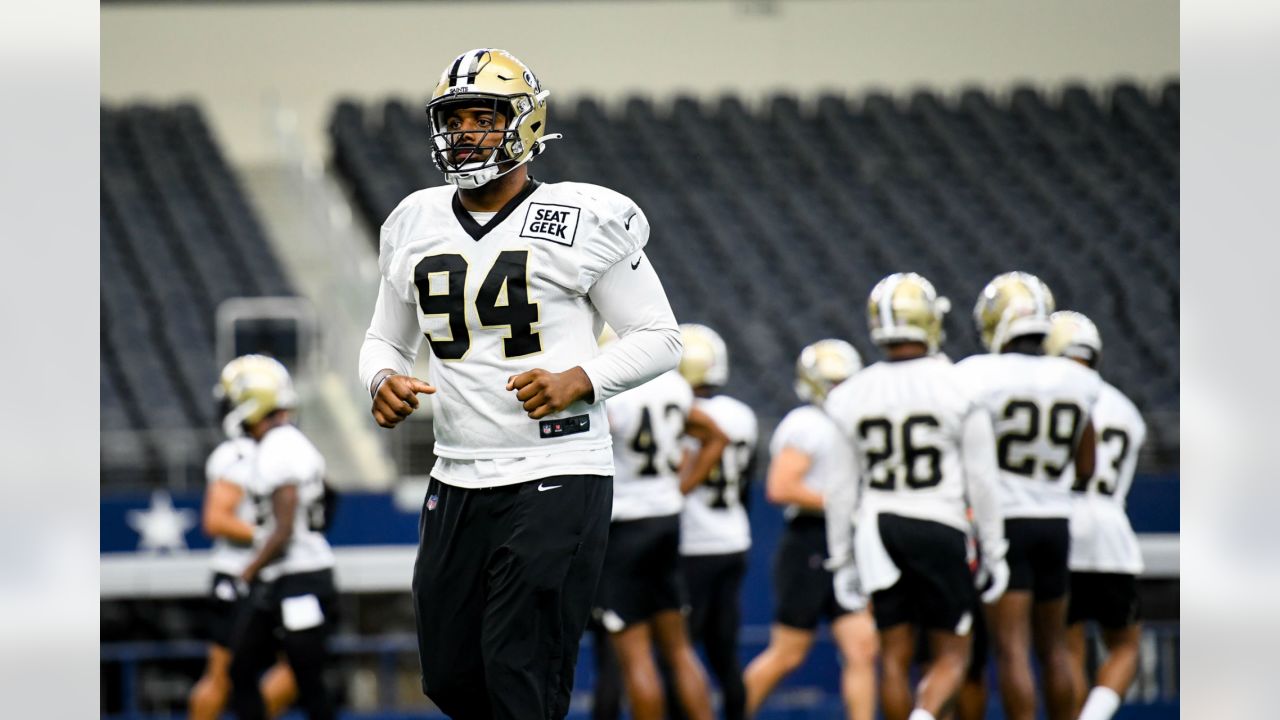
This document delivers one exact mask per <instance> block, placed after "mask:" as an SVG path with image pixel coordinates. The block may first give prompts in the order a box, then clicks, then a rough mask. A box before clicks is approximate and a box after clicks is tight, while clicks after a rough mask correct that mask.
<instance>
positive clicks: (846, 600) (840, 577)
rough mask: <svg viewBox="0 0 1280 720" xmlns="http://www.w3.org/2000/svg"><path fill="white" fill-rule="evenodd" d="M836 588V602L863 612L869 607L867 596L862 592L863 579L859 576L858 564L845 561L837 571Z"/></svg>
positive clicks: (846, 607) (841, 605) (852, 610)
mask: <svg viewBox="0 0 1280 720" xmlns="http://www.w3.org/2000/svg"><path fill="white" fill-rule="evenodd" d="M833 583H834V585H835V590H836V602H838V603H840V607H842V608H844V609H845V610H848V611H849V612H861V611H863V610H865V609H866V607H867V596H866V595H865V594H863V592H862V579H861V578H860V577H859V576H858V566H857V565H854V564H853V563H845V564H844V565H841V566H840V567H839V568H837V569H836V571H835V579H834V580H833Z"/></svg>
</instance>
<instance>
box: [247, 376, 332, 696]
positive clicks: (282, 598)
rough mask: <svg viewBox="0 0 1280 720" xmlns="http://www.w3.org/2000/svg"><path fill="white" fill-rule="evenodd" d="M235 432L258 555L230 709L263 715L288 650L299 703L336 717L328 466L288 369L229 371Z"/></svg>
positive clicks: (250, 572)
mask: <svg viewBox="0 0 1280 720" xmlns="http://www.w3.org/2000/svg"><path fill="white" fill-rule="evenodd" d="M223 377H224V378H225V381H226V385H227V399H228V400H229V401H230V405H231V412H230V413H228V415H227V417H226V420H225V421H224V425H225V427H226V428H227V429H228V431H229V434H233V435H234V434H238V433H240V432H243V433H244V434H246V435H247V436H248V437H249V438H250V439H251V440H252V441H253V442H254V444H255V447H256V452H255V453H254V467H253V477H252V480H251V483H252V485H251V488H252V494H253V501H254V506H255V511H256V519H255V525H256V528H255V531H254V548H255V552H254V554H253V557H252V558H250V560H249V562H248V564H247V565H246V566H245V568H244V569H243V570H242V571H241V572H240V575H239V577H238V578H237V580H238V584H239V585H241V587H242V588H245V589H246V590H247V593H248V599H247V601H246V602H247V607H246V609H245V610H244V612H243V613H241V615H240V617H239V618H238V620H237V623H236V627H235V630H234V631H233V632H232V641H231V643H232V644H231V683H232V705H233V707H234V708H235V713H236V716H237V717H239V718H241V720H256V719H257V718H265V717H266V716H267V712H266V707H265V706H264V704H263V698H262V693H261V691H260V689H259V685H258V682H259V678H260V676H261V675H262V673H263V671H265V670H266V669H267V668H268V667H270V666H271V665H272V664H273V663H275V662H276V658H277V656H278V655H279V653H280V652H282V651H283V653H284V655H285V657H287V658H288V660H289V666H290V667H292V668H293V672H294V676H295V677H296V679H297V685H298V704H299V705H300V706H302V708H303V709H304V710H305V711H306V713H307V716H308V717H309V718H312V719H313V720H317V719H323V720H327V719H329V718H333V717H335V716H336V715H335V710H334V703H333V698H332V696H331V694H330V691H329V688H328V686H327V685H326V683H325V677H324V673H325V668H326V667H327V665H328V660H329V653H328V645H327V641H328V638H329V633H330V631H331V630H332V629H333V618H332V615H333V613H334V612H335V611H336V610H337V589H336V587H335V586H334V583H333V550H332V549H331V548H330V547H329V542H328V541H327V540H325V538H324V535H323V530H324V527H325V525H326V522H327V520H326V518H325V489H324V471H325V462H324V458H323V457H322V456H321V455H320V452H319V451H318V450H317V449H316V447H315V446H314V445H312V444H311V441H310V440H308V439H307V438H306V436H305V435H303V434H302V432H301V431H300V430H298V428H297V427H295V426H294V425H292V424H291V423H290V422H289V420H290V411H291V410H292V409H293V408H294V407H295V405H296V403H297V393H296V392H295V391H294V389H293V381H292V380H291V379H290V378H289V372H288V371H287V370H286V369H285V367H284V366H283V365H281V364H280V363H279V362H277V361H276V360H273V359H271V358H268V357H265V356H263V355H245V356H243V357H239V358H236V359H235V360H232V361H231V363H229V364H228V366H227V368H226V369H225V370H224V371H223Z"/></svg>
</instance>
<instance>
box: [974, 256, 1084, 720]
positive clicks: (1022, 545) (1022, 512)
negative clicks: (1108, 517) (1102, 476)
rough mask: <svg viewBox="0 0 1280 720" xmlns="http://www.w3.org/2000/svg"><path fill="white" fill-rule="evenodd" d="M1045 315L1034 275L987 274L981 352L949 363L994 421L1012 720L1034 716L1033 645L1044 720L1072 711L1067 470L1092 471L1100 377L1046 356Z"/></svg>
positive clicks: (1002, 631) (1047, 305) (1002, 638)
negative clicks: (1004, 546)
mask: <svg viewBox="0 0 1280 720" xmlns="http://www.w3.org/2000/svg"><path fill="white" fill-rule="evenodd" d="M1053 309H1054V307H1053V294H1052V293H1051V292H1050V291H1049V288H1048V287H1047V286H1046V285H1045V284H1044V283H1043V282H1041V281H1040V279H1039V278H1037V277H1036V276H1034V275H1030V274H1028V273H1024V272H1010V273H1004V274H1002V275H999V276H997V277H996V278H994V279H993V280H992V281H991V282H990V283H988V284H987V286H986V287H985V288H984V289H983V290H982V294H981V295H980V296H979V297H978V301H977V303H976V304H975V306H974V309H973V318H974V322H975V324H976V325H977V328H978V332H979V334H980V335H981V337H982V343H983V345H984V346H985V347H986V348H987V350H988V351H989V353H987V354H982V355H974V356H971V357H968V358H965V359H964V360H962V361H961V362H959V363H957V365H956V367H958V368H959V369H960V370H961V371H962V372H963V375H964V378H965V382H966V383H967V384H968V386H969V387H970V388H973V389H974V391H975V392H977V394H978V397H979V398H980V399H981V402H982V403H983V404H984V405H985V406H986V408H987V410H988V412H990V413H991V416H992V419H993V422H994V423H995V435H996V464H997V466H998V467H999V479H1000V490H1001V492H1000V495H1001V498H1002V500H1001V504H1002V507H1003V509H1004V517H1005V537H1006V538H1007V539H1008V541H1009V555H1008V559H1009V572H1010V577H1009V589H1008V591H1007V592H1005V594H1004V596H1002V597H1001V598H1000V600H999V601H998V602H997V603H996V605H995V610H994V613H993V614H992V615H991V618H990V619H991V621H992V623H991V625H992V627H991V632H992V637H993V638H994V644H995V650H996V664H997V670H998V673H999V678H1000V694H1001V698H1002V699H1003V701H1004V710H1005V714H1006V715H1007V716H1008V717H1009V718H1011V720H1031V718H1033V717H1034V716H1035V704H1036V700H1035V684H1034V681H1033V680H1032V675H1031V662H1030V649H1031V646H1032V642H1033V639H1034V644H1035V649H1036V653H1037V655H1038V656H1039V659H1040V666H1041V668H1042V669H1043V678H1044V686H1045V699H1046V703H1045V704H1046V709H1047V710H1048V714H1049V718H1050V720H1066V719H1067V718H1070V717H1071V716H1072V707H1073V705H1074V701H1073V699H1072V698H1073V694H1074V690H1073V688H1074V685H1075V675H1074V671H1073V666H1072V664H1071V657H1070V654H1069V652H1068V650H1067V641H1066V622H1067V595H1068V588H1069V575H1068V570H1067V554H1068V551H1069V547H1070V542H1071V534H1070V529H1069V528H1068V517H1069V516H1070V514H1071V486H1072V482H1073V480H1072V478H1071V477H1069V472H1068V471H1069V468H1070V467H1071V465H1072V460H1073V459H1074V461H1075V473H1074V474H1075V475H1076V476H1078V477H1084V478H1088V477H1090V476H1091V475H1092V474H1093V462H1094V457H1093V454H1094V433H1093V426H1092V424H1091V423H1090V421H1089V418H1090V415H1091V414H1092V413H1093V406H1094V403H1096V402H1097V398H1098V393H1099V390H1100V387H1101V381H1100V380H1099V379H1098V376H1097V373H1093V372H1090V371H1089V370H1088V369H1086V368H1083V367H1081V366H1079V365H1077V364H1076V363H1073V362H1071V361H1070V360H1066V359H1063V358H1058V357H1046V356H1045V355H1044V338H1045V335H1046V334H1047V333H1048V332H1049V314H1050V313H1052V312H1053Z"/></svg>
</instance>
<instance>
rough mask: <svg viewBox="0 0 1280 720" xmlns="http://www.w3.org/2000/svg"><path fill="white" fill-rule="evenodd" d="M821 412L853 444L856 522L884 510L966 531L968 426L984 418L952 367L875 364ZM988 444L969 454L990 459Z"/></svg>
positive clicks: (936, 362)
mask: <svg viewBox="0 0 1280 720" xmlns="http://www.w3.org/2000/svg"><path fill="white" fill-rule="evenodd" d="M826 411H827V413H828V414H829V415H830V416H831V418H832V419H833V420H834V421H835V423H836V425H837V426H838V427H839V428H840V431H841V433H842V434H843V435H844V436H845V437H846V438H849V439H851V440H852V443H853V449H854V455H855V457H856V460H857V471H858V474H859V475H860V476H861V493H862V494H861V499H860V501H859V517H860V518H863V519H870V518H873V517H874V516H875V515H876V514H878V513H882V512H884V513H892V514H895V515H903V516H906V517H911V518H917V519H921V520H932V521H934V522H940V523H943V524H946V525H949V526H951V527H954V528H955V529H957V530H960V531H961V532H965V533H968V532H969V531H970V526H969V521H968V516H967V512H966V511H967V504H968V503H967V498H966V490H967V478H966V477H965V465H966V463H965V457H964V453H965V450H966V448H965V438H966V435H967V433H966V428H965V425H966V423H967V422H971V421H974V420H973V417H974V413H975V412H976V413H981V415H980V416H979V417H981V421H982V422H984V423H988V422H989V420H988V419H987V418H986V414H985V413H982V412H981V408H980V405H979V404H978V402H977V398H976V397H975V396H974V394H973V393H972V391H971V390H970V389H969V388H968V387H967V386H966V385H965V384H964V383H963V382H961V380H960V374H959V372H958V371H957V370H956V367H955V366H954V365H952V364H951V363H950V362H949V361H947V360H946V359H944V358H941V357H938V356H936V355H935V356H928V357H921V358H916V359H913V360H901V361H894V362H887V361H886V362H878V363H876V364H874V365H872V366H870V367H868V368H866V369H864V370H862V371H861V372H859V373H857V374H856V375H854V376H853V377H851V378H849V379H848V380H846V381H844V382H843V383H841V384H840V385H839V386H837V387H836V388H835V389H834V390H832V391H831V395H830V396H829V397H828V398H827V402H826ZM986 438H987V439H986V443H985V444H983V445H981V446H980V447H975V448H969V451H970V452H986V453H990V452H991V446H990V434H989V433H988V434H987V435H986ZM988 462H989V461H988ZM982 480H983V481H985V482H987V483H989V482H990V481H991V478H983V479H982Z"/></svg>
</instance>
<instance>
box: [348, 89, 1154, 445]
mask: <svg viewBox="0 0 1280 720" xmlns="http://www.w3.org/2000/svg"><path fill="white" fill-rule="evenodd" d="M1178 94H1179V91H1178V85H1177V83H1176V82H1175V83H1170V84H1168V85H1166V86H1164V87H1160V88H1156V89H1154V90H1151V89H1143V88H1139V87H1137V86H1135V85H1133V84H1129V83H1121V84H1117V85H1115V86H1114V87H1111V88H1108V89H1106V90H1105V91H1096V90H1093V89H1089V88H1084V87H1078V86H1069V87H1065V88H1062V89H1060V90H1059V91H1055V92H1052V93H1046V92H1044V91H1041V90H1038V89H1034V88H1027V87H1023V88H1017V89H1015V90H1014V91H1012V92H1011V93H1008V94H1007V95H1006V96H1000V97H994V96H992V95H990V94H988V93H986V92H983V91H978V90H969V91H966V92H963V93H961V94H959V95H958V96H956V97H941V96H939V95H937V94H934V93H931V92H927V91H921V92H917V93H915V94H913V95H911V96H910V97H906V98H894V97H888V96H886V95H881V94H870V95H867V96H865V97H858V98H844V97H839V96H835V95H827V96H823V97H820V98H817V99H815V100H813V101H806V102H800V101H798V100H796V99H795V98H791V97H786V96H777V97H773V98H771V99H769V100H768V101H767V102H764V103H762V104H761V105H759V106H758V107H748V106H747V105H746V104H744V102H743V101H741V100H740V99H738V98H735V97H725V98H723V99H720V100H719V101H717V102H711V103H708V102H703V101H699V100H698V99H694V98H688V97H682V98H675V99H674V100H673V101H672V102H670V103H663V104H661V105H658V104H655V103H654V102H652V101H650V100H648V99H645V98H638V97H637V98H630V99H628V100H627V101H626V102H624V103H622V104H620V105H618V106H616V107H608V108H606V107H604V106H602V105H601V104H600V103H598V102H597V101H595V100H593V99H590V98H587V99H581V100H578V101H577V102H564V101H561V102H560V103H558V104H556V103H553V105H552V109H551V117H550V120H549V124H550V125H551V130H552V131H554V132H562V133H564V136H565V139H564V140H562V141H559V142H556V143H553V144H551V145H550V146H549V149H548V152H547V153H546V154H545V155H543V156H541V157H539V158H538V159H537V160H536V161H535V162H534V164H533V165H532V168H533V173H534V174H535V175H536V176H537V177H538V178H539V179H543V180H552V181H555V180H575V181H581V182H594V183H600V184H603V185H607V186H609V187H612V188H614V189H616V190H618V191H620V192H623V193H626V194H628V195H630V196H631V197H633V198H634V199H635V200H636V201H637V202H638V203H639V204H640V205H641V207H643V208H644V210H645V212H646V213H647V214H648V215H649V220H650V223H651V225H652V227H653V235H652V237H651V240H650V244H649V247H648V253H649V256H650V257H651V258H652V260H653V263H654V266H655V267H656V268H657V269H658V271H659V272H660V274H661V275H662V277H663V281H664V284H665V286H666V288H667V292H668V293H669V295H670V299H671V302H672V305H673V307H674V308H675V311H676V315H677V317H678V318H680V319H681V320H682V321H683V320H688V321H702V322H706V323H708V324H710V325H712V326H714V327H716V328H718V329H720V330H721V331H722V333H723V334H724V336H725V338H726V340H727V342H728V343H729V346H730V351H731V353H732V357H733V375H732V377H731V384H732V385H733V386H734V387H733V388H732V389H731V392H732V393H734V394H737V395H739V396H740V397H743V398H744V399H747V400H748V401H750V402H752V404H753V405H755V406H756V407H757V409H758V410H759V411H760V412H761V414H762V416H763V418H764V419H765V421H766V423H767V424H770V425H771V424H772V423H771V422H770V421H776V420H777V418H779V417H781V415H782V414H783V413H784V412H785V411H786V410H787V409H788V408H789V407H791V406H793V405H794V404H795V403H796V399H795V397H794V396H793V394H792V390H791V386H792V383H791V367H792V363H793V362H794V358H795V356H796V354H797V352H798V351H799V349H800V348H801V347H802V346H803V345H804V344H806V343H808V342H811V341H813V340H816V339H818V338H821V337H826V336H838V337H844V338H847V339H850V340H852V341H853V342H854V344H855V345H857V346H858V348H859V350H861V351H862V352H863V353H864V355H865V356H866V357H867V358H875V357H877V353H876V351H875V349H874V348H873V347H872V346H871V344H870V342H869V340H868V338H867V332H866V326H865V320H864V315H863V312H864V307H865V305H864V303H865V298H866V293H867V292H868V291H869V290H870V288H871V286H872V285H873V284H874V282H875V281H876V280H877V279H878V278H880V277H881V276H883V275H885V274H887V273H889V272H893V271H898V270H914V271H917V272H920V273H922V274H924V275H926V276H927V277H929V278H930V279H932V280H933V281H934V284H935V285H936V286H937V287H938V288H939V291H940V292H942V293H943V294H946V295H948V296H950V297H951V299H952V301H953V303H954V305H955V310H954V311H953V312H952V313H951V315H950V316H949V317H948V319H947V322H946V330H947V334H948V342H947V345H946V350H947V352H948V354H950V355H951V356H952V357H956V358H959V357H963V356H966V355H969V354H971V353H974V352H978V351H979V345H978V338H977V335H976V333H975V331H974V329H973V325H972V322H971V320H970V313H969V310H970V308H971V307H972V304H973V302H974V299H975V298H976V297H977V294H978V292H979V290H980V289H981V288H982V286H983V284H985V283H986V281H987V280H989V279H990V278H991V277H992V276H994V275H995V274H997V273H999V272H1003V271H1006V270H1011V269H1021V270H1027V271H1030V272H1033V273H1036V274H1038V275H1040V276H1041V277H1042V278H1043V279H1044V280H1045V281H1046V282H1047V283H1048V284H1049V286H1050V287H1051V288H1052V289H1053V290H1054V292H1055V294H1056V296H1057V303H1058V307H1059V308H1064V309H1075V310H1080V311H1082V312H1084V313H1086V314H1088V315H1089V316H1091V317H1092V318H1093V319H1094V320H1095V321H1096V322H1097V324H1098V326H1099V329H1100V330H1101V332H1102V335H1103V338H1104V340H1105V345H1106V347H1105V353H1104V359H1103V365H1102V369H1103V372H1104V374H1105V375H1106V376H1107V377H1108V378H1110V379H1111V380H1112V382H1114V383H1115V384H1116V385H1117V386H1119V387H1120V388H1121V389H1122V390H1124V391H1125V392H1127V393H1129V394H1130V395H1131V397H1133V398H1134V400H1135V401H1136V402H1137V403H1138V405H1139V406H1140V407H1142V408H1143V409H1144V411H1146V412H1147V413H1148V415H1149V417H1150V416H1152V415H1155V416H1158V417H1167V416H1170V415H1172V416H1173V417H1175V418H1176V411H1177V408H1178V400H1179V390H1178V298H1179V286H1178V133H1179V128H1178ZM422 107H423V105H422V103H420V102H407V101H404V100H400V99H395V100H390V101H387V102H384V103H382V104H374V105H360V104H358V103H355V102H351V101H346V102H343V103H341V104H340V105H338V107H337V109H336V111H335V113H334V115H333V119H332V122H331V125H330V132H331V136H332V141H333V162H334V167H335V168H336V169H337V170H338V172H339V173H341V174H342V175H343V176H344V177H345V178H346V179H347V181H348V183H349V186H350V188H351V190H352V193H353V196H354V197H355V198H356V200H357V202H358V204H359V206H360V209H361V211H362V212H363V213H364V215H365V218H366V220H367V221H368V223H369V225H370V227H371V228H375V229H376V228H377V227H378V226H379V225H380V224H381V222H382V220H383V219H384V218H385V217H386V216H387V215H388V214H389V213H390V212H391V210H392V209H393V208H394V207H395V205H396V204H397V203H398V202H399V201H400V199H401V198H403V197H404V196H405V195H407V194H408V193H410V192H412V191H413V190H415V189H418V188H421V187H427V186H430V185H437V184H439V183H440V176H439V174H438V173H436V172H435V171H434V169H433V168H432V166H431V162H430V159H429V157H428V155H427V149H428V143H429V140H428V130H427V127H426V117H425V114H424V113H423V112H422V111H421V108H422ZM374 237H375V241H376V233H374ZM1156 434H1157V439H1158V440H1159V439H1160V438H1161V437H1166V438H1167V437H1172V440H1171V441H1172V442H1173V443H1175V444H1176V441H1177V440H1176V428H1175V429H1174V430H1172V431H1171V432H1169V433H1163V434H1162V433H1160V432H1159V431H1158V430H1157V433H1156Z"/></svg>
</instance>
